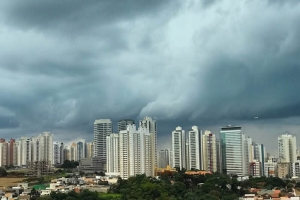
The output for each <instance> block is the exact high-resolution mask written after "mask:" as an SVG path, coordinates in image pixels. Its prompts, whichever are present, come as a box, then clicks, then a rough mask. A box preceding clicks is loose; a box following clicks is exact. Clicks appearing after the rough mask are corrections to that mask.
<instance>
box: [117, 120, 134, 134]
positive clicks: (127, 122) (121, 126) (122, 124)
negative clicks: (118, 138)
mask: <svg viewBox="0 0 300 200" xmlns="http://www.w3.org/2000/svg"><path fill="white" fill-rule="evenodd" d="M132 124H135V123H134V120H132V119H122V120H119V121H118V133H119V132H120V131H123V130H126V129H127V125H132Z"/></svg>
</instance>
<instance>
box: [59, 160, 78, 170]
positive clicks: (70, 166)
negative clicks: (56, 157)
mask: <svg viewBox="0 0 300 200" xmlns="http://www.w3.org/2000/svg"><path fill="white" fill-rule="evenodd" d="M78 165H79V162H77V161H74V160H65V161H64V163H63V164H62V165H61V168H64V169H73V168H76V167H77V166H78Z"/></svg>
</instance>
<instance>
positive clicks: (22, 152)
mask: <svg viewBox="0 0 300 200" xmlns="http://www.w3.org/2000/svg"><path fill="white" fill-rule="evenodd" d="M16 153H17V155H18V156H17V166H26V165H27V162H30V161H31V140H30V139H29V138H27V137H21V138H19V139H17V140H16Z"/></svg>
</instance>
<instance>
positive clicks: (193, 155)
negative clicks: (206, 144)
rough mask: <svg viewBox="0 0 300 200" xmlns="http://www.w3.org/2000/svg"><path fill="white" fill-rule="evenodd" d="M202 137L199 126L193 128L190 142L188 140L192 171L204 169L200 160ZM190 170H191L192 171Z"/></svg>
mask: <svg viewBox="0 0 300 200" xmlns="http://www.w3.org/2000/svg"><path fill="white" fill-rule="evenodd" d="M200 140H201V136H200V131H199V128H198V126H193V127H192V130H190V131H189V140H188V147H189V148H188V151H189V153H188V156H189V158H188V161H189V165H188V166H189V168H190V169H198V170H201V169H202V166H201V165H202V162H201V160H200V158H202V156H201V152H202V151H201V144H200ZM190 169H189V170H190Z"/></svg>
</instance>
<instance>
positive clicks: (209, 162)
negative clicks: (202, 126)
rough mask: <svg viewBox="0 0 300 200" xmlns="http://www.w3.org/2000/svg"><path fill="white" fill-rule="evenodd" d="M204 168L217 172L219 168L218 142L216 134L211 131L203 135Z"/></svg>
mask: <svg viewBox="0 0 300 200" xmlns="http://www.w3.org/2000/svg"><path fill="white" fill-rule="evenodd" d="M202 150H203V154H202V156H203V170H205V171H210V172H216V171H217V170H218V169H217V150H218V149H217V143H216V136H215V135H214V134H212V133H211V132H210V131H207V130H206V131H205V132H204V134H203V135H202Z"/></svg>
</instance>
